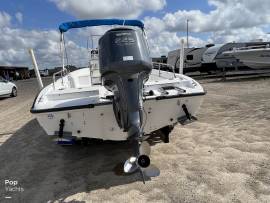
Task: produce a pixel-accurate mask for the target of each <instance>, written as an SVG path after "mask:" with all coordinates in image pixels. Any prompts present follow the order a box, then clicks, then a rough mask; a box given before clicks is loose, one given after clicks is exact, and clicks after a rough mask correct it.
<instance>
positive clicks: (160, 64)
mask: <svg viewBox="0 0 270 203" xmlns="http://www.w3.org/2000/svg"><path fill="white" fill-rule="evenodd" d="M152 63H153V65H158V76H160V75H161V72H160V68H161V66H167V67H169V68H171V69H172V71H173V75H174V77H175V78H176V75H175V69H174V67H173V66H172V65H170V64H167V63H158V62H152Z"/></svg>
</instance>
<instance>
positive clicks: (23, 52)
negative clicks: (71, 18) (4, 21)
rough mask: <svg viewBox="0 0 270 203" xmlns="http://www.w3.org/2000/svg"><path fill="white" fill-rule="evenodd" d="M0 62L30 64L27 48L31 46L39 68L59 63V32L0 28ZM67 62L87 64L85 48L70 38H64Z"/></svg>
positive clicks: (79, 64) (2, 63)
mask: <svg viewBox="0 0 270 203" xmlns="http://www.w3.org/2000/svg"><path fill="white" fill-rule="evenodd" d="M0 32H1V40H0V64H1V65H19V66H23V65H24V66H30V67H31V66H32V63H31V60H30V56H29V54H28V49H29V48H33V49H34V51H35V54H36V58H37V62H38V64H39V66H40V68H51V67H55V66H60V65H61V59H60V54H59V39H60V36H59V33H58V31H55V30H49V31H35V30H31V31H28V30H23V29H14V28H10V27H4V28H0ZM66 47H67V50H68V56H69V62H70V63H72V64H73V65H78V66H82V65H87V50H86V48H83V47H80V46H78V45H77V44H76V43H75V42H73V41H71V40H68V39H67V40H66Z"/></svg>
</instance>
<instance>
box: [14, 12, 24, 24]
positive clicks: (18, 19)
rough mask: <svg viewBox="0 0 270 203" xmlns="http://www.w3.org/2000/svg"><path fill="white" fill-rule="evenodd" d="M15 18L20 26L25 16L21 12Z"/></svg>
mask: <svg viewBox="0 0 270 203" xmlns="http://www.w3.org/2000/svg"><path fill="white" fill-rule="evenodd" d="M15 17H16V19H17V21H18V22H19V23H20V24H21V23H22V22H23V14H22V13H21V12H17V13H16V14H15Z"/></svg>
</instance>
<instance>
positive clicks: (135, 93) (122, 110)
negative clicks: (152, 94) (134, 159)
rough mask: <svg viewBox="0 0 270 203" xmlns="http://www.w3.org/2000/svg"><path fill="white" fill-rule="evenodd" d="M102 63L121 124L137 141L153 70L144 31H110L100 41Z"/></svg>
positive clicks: (140, 134) (115, 111)
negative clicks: (145, 86)
mask: <svg viewBox="0 0 270 203" xmlns="http://www.w3.org/2000/svg"><path fill="white" fill-rule="evenodd" d="M99 64H100V73H101V77H102V81H103V85H104V86H105V87H106V88H107V89H108V90H110V91H112V92H113V93H114V99H113V108H114V114H115V118H116V120H117V122H118V125H119V126H120V128H123V130H124V131H126V132H128V136H129V137H130V138H134V140H138V139H137V138H139V137H140V136H142V133H143V132H142V130H141V126H142V122H143V113H142V108H143V106H142V105H143V104H142V103H143V102H142V91H143V83H144V82H145V81H146V80H147V79H148V77H149V74H150V72H151V70H152V61H151V58H150V56H149V50H148V48H147V44H146V40H145V37H144V33H143V32H142V31H141V30H135V29H131V28H116V29H111V30H109V31H107V32H106V33H105V34H104V35H103V36H102V37H101V38H100V40H99ZM135 148H136V149H137V152H136V154H138V153H139V152H138V146H137V147H135Z"/></svg>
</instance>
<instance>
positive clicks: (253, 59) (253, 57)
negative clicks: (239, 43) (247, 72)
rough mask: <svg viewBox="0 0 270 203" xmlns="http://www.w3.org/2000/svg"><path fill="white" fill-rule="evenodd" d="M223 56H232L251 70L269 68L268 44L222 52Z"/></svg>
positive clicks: (269, 53)
mask: <svg viewBox="0 0 270 203" xmlns="http://www.w3.org/2000/svg"><path fill="white" fill-rule="evenodd" d="M224 54H227V55H233V56H234V57H236V58H238V59H239V60H240V61H241V62H243V63H244V64H245V65H246V66H248V67H250V68H253V69H263V68H270V47H269V44H267V45H260V46H249V47H243V48H238V49H233V50H232V51H227V52H224Z"/></svg>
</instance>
